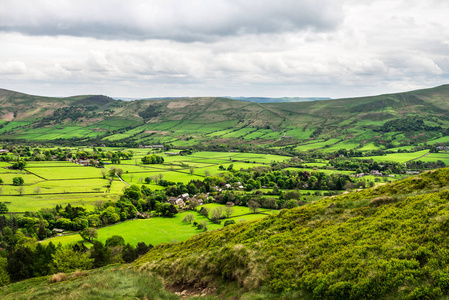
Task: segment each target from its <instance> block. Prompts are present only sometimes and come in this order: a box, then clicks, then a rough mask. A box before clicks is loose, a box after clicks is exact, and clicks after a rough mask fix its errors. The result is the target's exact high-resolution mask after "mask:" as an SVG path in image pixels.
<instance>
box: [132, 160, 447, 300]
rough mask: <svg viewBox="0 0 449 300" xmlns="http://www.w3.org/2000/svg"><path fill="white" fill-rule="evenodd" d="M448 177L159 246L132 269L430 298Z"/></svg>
mask: <svg viewBox="0 0 449 300" xmlns="http://www.w3.org/2000/svg"><path fill="white" fill-rule="evenodd" d="M448 179H449V169H439V170H437V171H432V172H427V173H424V174H422V175H420V176H418V177H413V178H409V179H406V180H403V181H399V182H396V183H393V184H390V185H384V186H380V187H378V188H374V189H370V190H364V191H360V192H356V193H351V194H347V195H344V196H339V197H332V198H327V199H326V200H323V201H318V202H316V203H313V204H308V205H305V206H302V207H299V208H295V209H291V210H284V211H282V212H281V213H280V214H279V215H277V216H270V217H266V218H264V219H262V220H259V221H253V222H247V223H240V224H236V225H232V226H228V227H225V228H223V229H222V230H220V231H214V232H207V233H204V234H201V235H197V236H194V237H192V238H190V239H189V240H187V241H185V242H182V243H177V244H165V245H159V246H157V247H155V248H154V249H152V250H151V251H150V252H148V253H147V254H146V255H145V256H144V257H142V258H141V259H139V260H138V261H137V263H135V267H136V268H140V270H148V271H153V272H156V273H158V274H161V275H162V276H164V277H165V278H166V279H167V281H168V282H172V283H174V284H176V285H179V286H184V287H188V286H201V287H204V286H210V285H215V284H218V283H220V282H223V281H224V282H235V283H236V284H237V285H238V286H240V287H241V288H242V289H243V290H246V291H251V290H257V289H258V288H259V287H262V286H265V287H268V288H269V290H270V291H272V292H273V293H287V294H289V295H292V293H293V294H294V295H296V297H300V298H303V297H305V298H314V299H379V298H381V299H435V298H439V297H441V296H443V295H447V293H448V292H449V285H448V278H449V273H448V269H447V264H448V262H449V256H448V249H449V248H448V247H449V237H448V217H449V203H448V199H449V196H448V195H449V193H448V190H447V187H448ZM287 298H288V297H287ZM292 298H295V297H294V296H292Z"/></svg>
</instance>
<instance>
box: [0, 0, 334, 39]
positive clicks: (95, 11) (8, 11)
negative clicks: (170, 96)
mask: <svg viewBox="0 0 449 300" xmlns="http://www.w3.org/2000/svg"><path fill="white" fill-rule="evenodd" d="M338 2H339V1H331V0H303V1H295V0H278V1H271V0H247V1H238V0H214V1H209V0H193V1H184V0H164V1H154V0H153V1H143V0H128V1H122V0H99V1H90V0H77V1H73V0H58V1H52V0H29V1H25V0H24V1H16V0H3V1H2V10H0V30H3V31H9V32H20V33H24V34H30V35H67V36H90V37H95V38H101V39H119V40H120V39H173V40H178V41H198V40H202V41H203V40H211V39H212V40H214V39H217V38H219V37H222V36H231V35H243V34H248V33H279V32H286V31H297V30H307V29H315V30H318V31H321V30H329V29H332V28H334V27H336V26H337V25H338V24H339V22H340V20H341V6H340V5H339V3H338Z"/></svg>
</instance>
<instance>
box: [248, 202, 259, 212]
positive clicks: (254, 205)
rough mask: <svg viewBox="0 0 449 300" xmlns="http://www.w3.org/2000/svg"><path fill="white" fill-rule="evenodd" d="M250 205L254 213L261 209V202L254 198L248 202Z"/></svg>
mask: <svg viewBox="0 0 449 300" xmlns="http://www.w3.org/2000/svg"><path fill="white" fill-rule="evenodd" d="M248 207H249V209H250V210H251V211H252V212H253V214H255V213H256V212H257V211H258V210H259V207H260V204H259V203H257V202H256V201H254V200H251V201H249V202H248Z"/></svg>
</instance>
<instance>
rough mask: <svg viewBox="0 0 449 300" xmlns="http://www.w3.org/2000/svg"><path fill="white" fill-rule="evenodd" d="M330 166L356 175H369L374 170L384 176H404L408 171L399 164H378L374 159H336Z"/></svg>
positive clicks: (331, 161) (330, 162)
mask: <svg viewBox="0 0 449 300" xmlns="http://www.w3.org/2000/svg"><path fill="white" fill-rule="evenodd" d="M329 164H330V165H331V166H332V167H334V168H336V169H338V170H347V171H355V172H356V173H369V172H370V171H372V170H376V171H379V172H382V173H384V174H403V173H405V171H406V167H405V166H404V164H401V163H398V162H388V161H386V162H377V161H373V159H363V160H362V159H350V158H345V157H339V158H335V159H333V160H330V161H329Z"/></svg>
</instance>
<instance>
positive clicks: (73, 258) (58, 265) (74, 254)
mask: <svg viewBox="0 0 449 300" xmlns="http://www.w3.org/2000/svg"><path fill="white" fill-rule="evenodd" d="M52 257H53V265H54V266H55V269H56V271H58V272H64V273H69V272H73V271H75V270H87V269H90V268H92V266H93V261H94V260H93V259H91V258H90V253H89V252H86V253H83V252H80V251H75V250H73V249H72V248H71V247H68V246H65V247H61V248H59V249H57V250H56V253H55V254H53V255H52Z"/></svg>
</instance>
